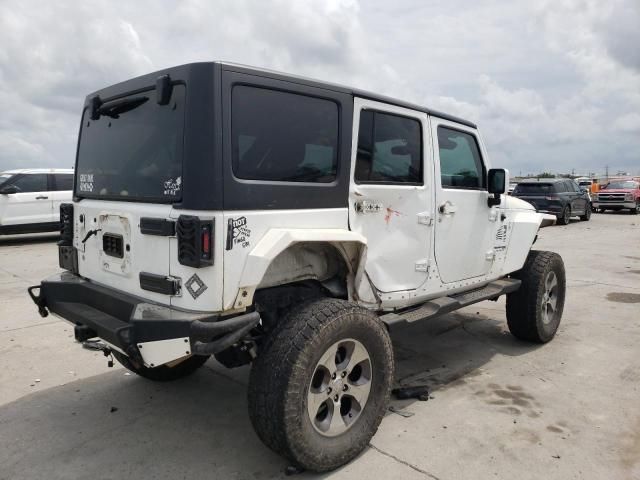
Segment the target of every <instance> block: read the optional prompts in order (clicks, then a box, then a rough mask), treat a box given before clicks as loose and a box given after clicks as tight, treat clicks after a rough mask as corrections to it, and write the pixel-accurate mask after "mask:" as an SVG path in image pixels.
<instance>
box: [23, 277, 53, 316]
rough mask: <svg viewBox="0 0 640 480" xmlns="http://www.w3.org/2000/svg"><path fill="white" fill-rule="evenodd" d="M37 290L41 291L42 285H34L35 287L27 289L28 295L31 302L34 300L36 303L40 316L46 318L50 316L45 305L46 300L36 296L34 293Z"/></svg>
mask: <svg viewBox="0 0 640 480" xmlns="http://www.w3.org/2000/svg"><path fill="white" fill-rule="evenodd" d="M35 289H38V290H40V285H34V286H33V287H29V288H27V293H29V296H30V297H31V300H33V303H35V304H36V306H37V307H38V313H39V314H40V316H41V317H46V316H48V315H49V311H48V310H47V306H46V305H45V301H44V298H42V296H41V295H36V294H35V293H33V291H34V290H35Z"/></svg>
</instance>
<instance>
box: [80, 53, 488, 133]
mask: <svg viewBox="0 0 640 480" xmlns="http://www.w3.org/2000/svg"><path fill="white" fill-rule="evenodd" d="M218 66H219V67H220V68H222V69H223V70H227V71H233V72H240V73H247V74H251V75H257V76H261V77H268V78H274V79H278V80H284V81H288V82H292V83H297V84H302V85H308V86H312V87H318V88H324V89H327V90H333V91H337V92H341V93H346V94H349V95H352V96H354V97H361V98H366V99H368V100H374V101H377V102H382V103H388V104H391V105H396V106H398V107H403V108H408V109H411V110H416V111H419V112H424V113H427V114H429V115H432V116H434V117H438V118H442V119H444V120H450V121H452V122H456V123H459V124H461V125H466V126H468V127H471V128H477V126H476V124H475V123H473V122H470V121H469V120H465V119H463V118H459V117H456V116H453V115H449V114H446V113H443V112H439V111H437V110H432V109H430V108H427V107H424V106H420V105H416V104H413V103H411V102H405V101H403V100H398V99H395V98H391V97H387V96H384V95H378V94H376V93H372V92H368V91H366V90H360V89H357V88H351V87H346V86H344V85H339V84H336V83H331V82H325V81H321V80H315V79H312V78H307V77H303V76H299V75H290V74H287V73H282V72H277V71H274V70H269V69H266V68H259V67H251V66H248V65H240V64H236V63H231V62H220V61H216V62H195V63H187V64H184V65H179V66H175V67H171V68H166V69H163V70H159V71H156V72H152V73H149V74H146V75H142V76H140V77H136V78H132V79H130V80H126V81H125V82H121V83H118V84H115V85H112V86H110V87H107V88H104V89H101V90H98V91H96V92H93V93H91V94H90V95H88V96H87V101H89V99H90V98H91V97H94V96H95V95H100V97H101V98H102V99H103V100H104V99H105V98H109V97H111V96H113V95H117V94H118V93H120V92H122V89H123V87H125V84H127V85H126V88H127V89H128V90H131V89H132V88H133V89H136V88H143V86H146V85H149V84H152V83H154V82H155V79H156V78H157V77H158V76H159V75H163V74H169V75H170V76H173V74H176V75H178V76H179V77H180V78H183V77H188V76H189V74H190V71H191V70H210V71H211V72H213V71H214V69H215V68H216V67H218ZM120 94H121V93H120Z"/></svg>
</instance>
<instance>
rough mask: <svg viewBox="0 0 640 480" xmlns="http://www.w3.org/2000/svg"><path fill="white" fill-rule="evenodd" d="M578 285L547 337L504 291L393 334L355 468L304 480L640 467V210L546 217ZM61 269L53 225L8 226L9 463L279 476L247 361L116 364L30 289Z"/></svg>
mask: <svg viewBox="0 0 640 480" xmlns="http://www.w3.org/2000/svg"><path fill="white" fill-rule="evenodd" d="M535 247H536V248H537V249H548V250H553V251H556V252H558V253H560V254H561V255H562V256H563V258H564V261H565V265H566V268H567V279H568V291H567V300H566V306H565V314H564V318H563V322H562V324H561V326H560V330H559V333H558V336H557V337H556V338H555V339H554V340H553V341H552V342H551V343H549V344H547V345H544V346H537V345H535V346H534V345H528V344H525V343H522V342H518V341H516V340H515V339H514V338H513V337H511V335H510V334H509V333H508V331H507V330H506V321H505V314H504V301H503V300H502V299H501V300H500V301H498V302H497V303H494V302H484V303H481V304H478V305H475V306H471V307H468V308H466V309H464V310H461V311H459V312H457V313H455V314H451V315H447V316H445V317H441V318H439V319H435V320H432V321H429V322H426V323H423V324H421V325H415V326H413V327H410V328H408V329H405V330H403V331H400V332H398V333H397V334H394V336H393V340H394V347H395V351H396V358H397V372H396V383H398V384H424V383H426V384H428V385H430V387H431V390H432V397H433V398H431V399H430V400H429V401H426V402H420V401H393V402H392V405H393V406H394V407H396V408H398V409H400V410H401V411H404V412H406V413H407V414H411V416H409V417H404V416H401V415H399V414H397V413H391V412H389V414H388V415H387V417H386V418H385V419H384V420H383V422H382V425H381V427H380V429H379V431H378V433H377V435H376V436H375V437H374V438H373V441H372V443H371V448H369V449H368V450H367V451H366V452H365V453H364V454H363V455H361V457H360V458H358V459H356V460H355V461H354V462H352V463H351V464H349V465H347V466H346V467H344V468H342V469H340V470H338V471H336V472H332V473H330V474H327V475H323V476H315V475H312V474H309V473H304V474H301V475H299V478H316V477H321V478H325V477H326V478H336V479H338V478H351V479H355V478H402V479H406V480H409V479H414V478H415V479H441V480H448V479H466V478H473V479H486V478H518V479H519V480H523V479H534V478H535V479H538V478H545V479H563V480H564V479H572V478H578V479H583V478H584V479H631V480H640V217H637V216H631V215H627V214H604V215H602V214H600V215H594V216H593V217H592V220H591V221H590V222H577V221H574V222H572V223H571V224H570V225H568V226H566V227H560V226H556V227H550V228H546V229H543V230H542V231H541V233H540V238H539V239H538V242H537V243H536V245H535ZM56 270H57V248H56V245H55V238H53V237H50V236H30V237H21V238H17V237H11V238H8V237H4V238H2V237H0V366H1V367H2V368H0V432H1V433H0V479H2V480H5V479H7V480H9V479H11V480H18V479H40V478H42V479H45V478H46V479H47V480H55V479H84V478H87V479H89V478H90V479H94V480H95V479H116V478H117V479H122V478H139V479H150V478H160V479H172V480H173V479H177V478H211V479H214V478H225V479H232V478H238V479H249V478H255V479H263V478H280V477H282V476H283V471H284V469H285V467H286V466H287V463H286V462H285V460H283V459H281V458H280V457H278V456H277V455H275V454H272V453H271V452H270V451H269V450H268V449H267V448H266V447H264V446H263V445H262V444H261V443H260V441H259V440H258V438H257V437H256V435H255V434H254V433H253V431H252V429H251V425H250V423H249V419H248V416H247V413H246V383H247V378H248V368H246V367H245V368H240V369H237V370H225V369H224V368H222V367H220V366H219V365H218V364H217V363H216V362H215V361H213V360H211V361H209V362H208V363H207V364H206V365H205V367H204V368H203V369H201V370H200V371H198V372H197V373H196V374H194V375H193V376H192V377H190V378H187V379H184V380H180V381H177V382H173V383H166V384H158V383H152V382H149V381H147V380H144V379H142V378H138V377H136V376H135V375H128V374H126V373H125V372H126V371H125V370H124V369H122V368H120V367H115V368H113V369H108V368H107V365H106V363H107V362H106V359H105V358H104V357H103V356H102V354H101V353H95V352H90V351H87V350H83V349H82V348H81V347H80V346H79V345H78V344H75V343H74V341H73V332H72V328H71V327H70V326H69V325H68V324H66V323H65V322H63V321H60V320H57V319H56V318H53V317H47V318H44V319H43V318H40V317H39V316H38V314H37V311H36V309H35V307H34V306H33V305H32V304H31V301H30V300H29V299H28V297H27V295H26V287H27V286H29V285H33V284H36V283H38V282H39V280H40V279H41V278H43V277H45V276H47V275H49V274H51V273H54V272H55V271H56Z"/></svg>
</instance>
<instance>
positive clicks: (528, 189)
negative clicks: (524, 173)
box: [513, 183, 555, 195]
mask: <svg viewBox="0 0 640 480" xmlns="http://www.w3.org/2000/svg"><path fill="white" fill-rule="evenodd" d="M554 192H555V190H554V188H553V184H552V183H519V184H518V185H516V188H515V190H514V191H513V193H514V195H515V194H518V193H524V194H533V193H554Z"/></svg>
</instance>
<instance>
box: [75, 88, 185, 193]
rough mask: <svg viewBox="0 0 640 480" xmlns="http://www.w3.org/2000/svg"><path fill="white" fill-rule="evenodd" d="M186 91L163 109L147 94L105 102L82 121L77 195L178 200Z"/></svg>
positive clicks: (175, 90) (153, 94)
mask: <svg viewBox="0 0 640 480" xmlns="http://www.w3.org/2000/svg"><path fill="white" fill-rule="evenodd" d="M185 96H186V92H185V87H184V85H174V86H173V89H172V93H171V100H170V102H169V104H167V105H159V104H158V103H157V102H156V92H155V91H154V90H149V91H146V92H142V93H137V94H135V95H130V96H127V97H123V98H120V99H117V100H114V101H113V102H107V103H105V104H104V105H103V106H102V107H101V109H100V112H101V115H100V118H98V119H97V120H91V112H90V111H89V109H86V110H85V112H84V115H83V119H82V130H81V132H80V144H79V147H78V166H77V169H76V172H77V173H76V190H75V192H76V195H78V196H80V197H88V198H101V199H114V200H136V201H148V202H161V203H172V202H176V201H179V200H180V199H181V196H182V150H183V129H184V110H185V108H184V107H185Z"/></svg>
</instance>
